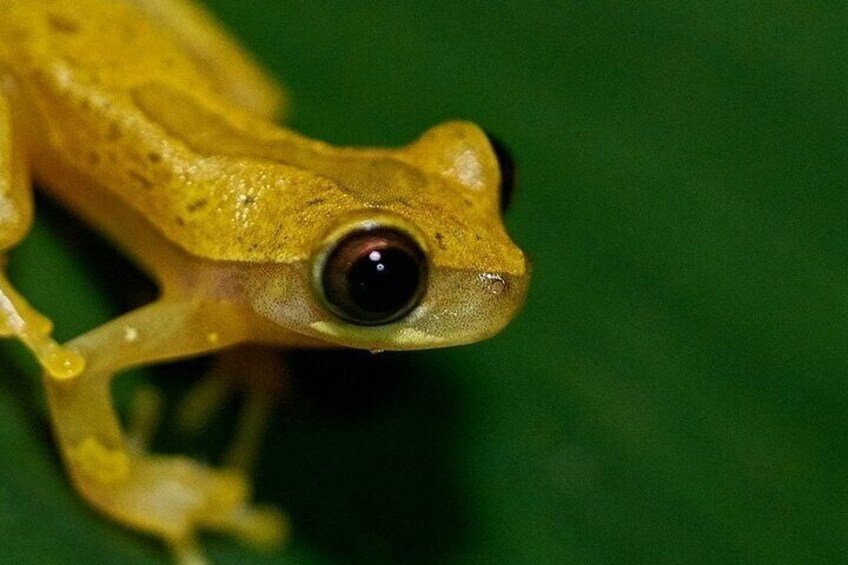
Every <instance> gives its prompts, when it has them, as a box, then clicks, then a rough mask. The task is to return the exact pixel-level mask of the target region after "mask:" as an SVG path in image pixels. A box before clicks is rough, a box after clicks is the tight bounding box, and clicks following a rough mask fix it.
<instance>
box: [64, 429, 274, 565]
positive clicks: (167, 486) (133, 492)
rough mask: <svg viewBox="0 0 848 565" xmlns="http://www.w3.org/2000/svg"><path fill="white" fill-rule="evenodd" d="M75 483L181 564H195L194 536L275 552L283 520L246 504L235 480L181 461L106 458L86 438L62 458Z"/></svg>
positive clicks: (243, 487)
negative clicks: (214, 535) (230, 539)
mask: <svg viewBox="0 0 848 565" xmlns="http://www.w3.org/2000/svg"><path fill="white" fill-rule="evenodd" d="M68 457H69V459H70V461H69V463H70V465H69V466H70V468H71V470H72V475H73V477H74V482H75V484H76V485H77V487H78V488H79V490H80V492H81V494H82V495H83V496H84V497H85V498H86V499H87V500H88V501H89V502H90V503H91V504H92V505H93V506H94V507H95V508H97V509H98V510H100V511H101V512H103V513H104V514H106V515H108V516H110V517H112V518H113V519H115V520H117V521H119V522H122V523H124V524H127V525H129V526H130V527H132V528H135V529H137V530H140V531H142V532H145V533H148V534H151V535H154V536H157V537H159V538H161V539H163V540H164V541H165V542H166V543H167V544H168V545H169V546H170V548H171V550H172V552H173V553H174V555H175V557H177V558H178V559H179V561H180V562H183V563H202V562H203V561H202V553H201V551H200V549H199V548H198V545H197V543H196V537H197V534H198V532H200V531H204V530H206V531H215V532H219V533H223V534H230V535H235V536H237V537H238V538H240V539H241V540H242V541H245V542H247V543H249V544H251V545H253V546H257V547H259V548H263V549H274V548H277V547H279V546H280V545H281V544H282V543H283V541H284V540H285V538H286V536H287V533H288V522H287V520H286V518H285V516H284V515H283V514H282V513H280V512H278V511H276V510H275V509H273V508H268V507H264V506H254V505H252V504H250V503H248V502H247V499H248V497H249V495H250V487H249V484H248V481H247V479H246V478H245V476H244V475H243V474H242V473H239V472H236V471H231V470H220V469H213V468H211V467H209V466H206V465H204V464H202V463H199V462H197V461H193V460H191V459H189V458H186V457H163V456H153V455H143V454H137V453H133V452H131V451H125V450H123V449H120V448H118V449H115V450H110V449H109V448H107V447H105V446H104V445H103V444H101V443H100V442H99V441H97V440H96V439H95V438H93V437H89V438H88V439H86V440H84V441H83V442H81V443H80V444H79V445H78V446H76V447H75V448H74V449H72V450H70V451H69V453H68Z"/></svg>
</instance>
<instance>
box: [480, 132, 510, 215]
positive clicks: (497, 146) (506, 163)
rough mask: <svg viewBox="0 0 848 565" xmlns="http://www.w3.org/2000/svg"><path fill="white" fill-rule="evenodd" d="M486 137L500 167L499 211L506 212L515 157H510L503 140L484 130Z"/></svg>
mask: <svg viewBox="0 0 848 565" xmlns="http://www.w3.org/2000/svg"><path fill="white" fill-rule="evenodd" d="M486 137H488V138H489V143H491V144H492V149H494V150H495V157H497V159H498V166H499V167H500V169H501V212H506V211H507V209H509V205H510V204H511V203H512V193H513V192H514V191H515V159H513V158H512V152H511V151H510V150H509V148H508V147H507V146H506V144H505V143H504V142H503V141H501V140H500V139H499V138H497V137H495V136H494V135H492V134H491V133H489V132H486Z"/></svg>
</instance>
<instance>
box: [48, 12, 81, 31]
mask: <svg viewBox="0 0 848 565" xmlns="http://www.w3.org/2000/svg"><path fill="white" fill-rule="evenodd" d="M47 24H48V25H49V26H50V28H51V29H53V30H54V31H58V32H59V33H65V34H68V35H73V34H75V33H77V32H79V24H78V23H77V22H76V21H75V20H73V19H71V18H69V17H67V16H64V15H62V14H50V15H48V16H47Z"/></svg>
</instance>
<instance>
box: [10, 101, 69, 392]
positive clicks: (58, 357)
mask: <svg viewBox="0 0 848 565" xmlns="http://www.w3.org/2000/svg"><path fill="white" fill-rule="evenodd" d="M13 122H14V116H13V113H12V108H11V105H10V103H9V100H8V99H7V97H6V96H5V95H3V94H2V93H0V336H3V337H17V338H18V339H20V340H21V341H22V342H23V343H24V344H25V345H26V346H27V347H28V348H29V349H30V350H31V351H32V352H33V354H35V356H36V358H37V359H38V361H39V363H41V365H42V366H43V367H44V368H45V369H46V370H47V371H49V372H50V373H51V374H53V375H54V376H56V377H60V378H61V377H72V376H74V375H75V374H77V373H79V372H80V371H82V369H83V366H84V361H83V359H82V357H81V356H80V355H79V354H78V353H76V352H74V351H72V350H69V349H66V348H64V347H62V346H60V345H59V344H57V343H56V342H55V341H54V340H53V339H52V338H51V337H50V333H51V331H52V330H53V324H52V323H51V322H50V320H49V319H47V318H45V317H44V316H42V315H41V314H39V313H38V312H37V311H35V310H34V309H33V308H32V307H31V306H30V305H29V303H27V301H26V300H25V299H24V298H23V297H22V296H21V295H20V294H19V293H18V292H17V291H16V290H15V288H14V287H13V286H12V284H11V283H10V282H9V280H8V278H6V274H5V263H6V261H5V259H6V253H7V252H8V250H9V249H11V248H12V247H14V246H15V245H17V244H18V242H19V241H20V240H21V239H22V238H23V236H24V235H25V234H26V232H27V230H28V229H29V227H30V225H31V224H32V214H33V210H32V209H33V204H32V185H31V181H30V177H29V171H28V166H27V163H26V161H25V158H24V154H23V153H24V152H23V148H22V147H21V141H20V139H19V138H18V137H17V136H16V132H15V129H14V123H13Z"/></svg>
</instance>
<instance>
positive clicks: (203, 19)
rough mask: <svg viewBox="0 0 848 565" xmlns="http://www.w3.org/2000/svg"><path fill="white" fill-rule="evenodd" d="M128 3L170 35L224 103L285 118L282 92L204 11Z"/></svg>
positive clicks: (151, 1)
mask: <svg viewBox="0 0 848 565" xmlns="http://www.w3.org/2000/svg"><path fill="white" fill-rule="evenodd" d="M129 1H130V2H131V3H132V4H135V5H136V6H137V7H138V8H140V9H141V10H142V11H143V12H144V13H146V14H147V16H148V17H150V18H152V19H153V20H154V21H156V22H159V23H160V24H161V25H163V26H164V27H165V28H166V29H168V31H169V32H171V33H172V34H174V36H175V37H176V38H177V40H178V41H179V42H180V43H181V44H182V46H183V48H184V49H186V50H187V51H188V52H189V53H191V54H192V56H193V57H194V58H195V60H197V62H198V63H199V64H200V65H201V66H202V67H203V68H204V70H206V71H207V72H208V73H209V74H210V76H212V78H213V79H214V80H215V82H216V83H217V84H218V87H219V88H220V90H221V94H223V95H224V96H225V97H226V98H227V99H229V100H230V101H231V102H233V103H234V104H236V105H238V106H241V107H242V108H244V109H245V110H248V111H249V112H252V113H253V114H255V115H257V116H261V117H263V118H266V119H269V120H278V121H279V120H282V119H284V118H285V111H286V96H285V93H284V91H283V89H282V88H281V87H280V86H279V85H278V84H277V83H276V82H275V81H274V79H272V78H271V77H269V76H268V75H267V74H266V73H265V71H263V70H262V68H261V67H260V66H259V65H258V64H257V63H256V62H255V61H254V60H253V59H251V57H250V56H249V55H248V54H247V53H246V52H245V50H244V49H243V48H242V47H241V46H240V45H238V43H236V41H235V40H234V39H233V38H232V37H231V36H230V35H229V34H227V33H226V32H225V31H224V30H223V29H222V27H221V25H220V24H219V23H218V22H217V21H216V19H215V17H214V16H213V15H212V14H210V13H209V12H208V11H207V10H205V9H203V8H202V7H201V6H199V5H198V4H196V3H195V2H192V1H191V0H129Z"/></svg>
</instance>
